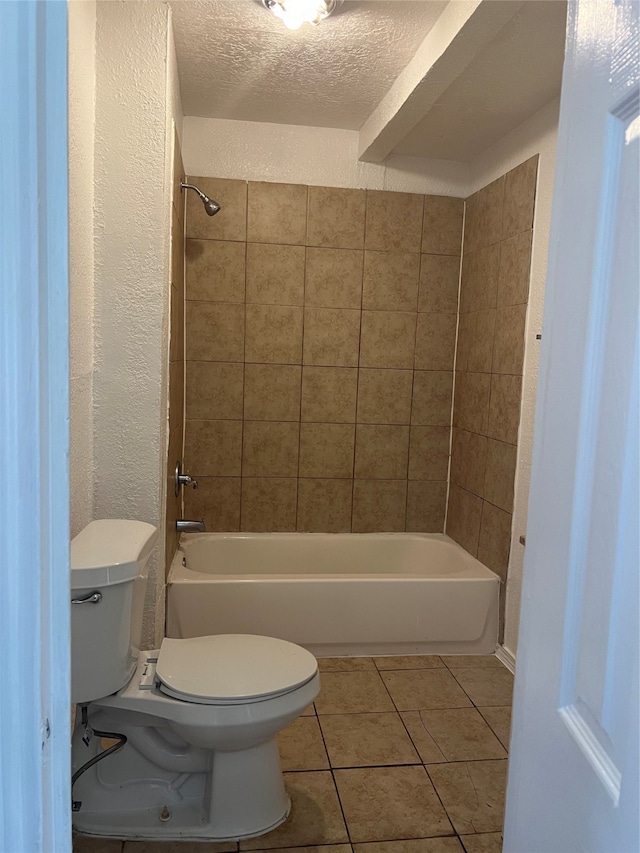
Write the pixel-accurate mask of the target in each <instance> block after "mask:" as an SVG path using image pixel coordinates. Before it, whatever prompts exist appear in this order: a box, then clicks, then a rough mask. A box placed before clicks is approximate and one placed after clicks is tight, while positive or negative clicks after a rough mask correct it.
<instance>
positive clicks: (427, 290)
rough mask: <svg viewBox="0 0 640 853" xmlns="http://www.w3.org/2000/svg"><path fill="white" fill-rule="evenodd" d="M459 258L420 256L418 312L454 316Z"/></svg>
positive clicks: (456, 304)
mask: <svg viewBox="0 0 640 853" xmlns="http://www.w3.org/2000/svg"><path fill="white" fill-rule="evenodd" d="M459 286H460V258H459V257H455V258H450V257H447V256H446V255H422V256H421V261H420V294H419V298H418V311H427V312H429V313H431V314H455V313H456V312H457V310H458V289H459Z"/></svg>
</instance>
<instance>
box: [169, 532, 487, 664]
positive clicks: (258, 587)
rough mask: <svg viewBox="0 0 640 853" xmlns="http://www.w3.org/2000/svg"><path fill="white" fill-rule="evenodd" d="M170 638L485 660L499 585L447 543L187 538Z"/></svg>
mask: <svg viewBox="0 0 640 853" xmlns="http://www.w3.org/2000/svg"><path fill="white" fill-rule="evenodd" d="M168 583H169V587H168V600H167V635H168V636H169V637H177V638H181V637H199V636H202V635H206V634H220V633H223V634H226V633H230V634H232V633H248V634H267V635H269V636H272V637H280V638H282V639H285V640H291V641H292V642H295V643H299V644H300V645H302V646H305V648H307V649H309V650H310V651H311V652H313V653H314V654H316V655H318V656H325V655H336V656H337V655H385V654H488V653H491V652H493V651H494V650H495V648H496V643H497V638H498V598H499V579H498V576H497V575H495V574H494V573H493V572H491V571H490V570H489V569H487V568H486V567H485V566H483V565H482V564H481V563H479V562H478V561H477V560H476V559H474V558H473V557H472V556H471V555H470V554H467V552H466V551H464V550H463V549H462V548H460V547H459V546H458V545H456V543H455V542H453V541H452V540H451V539H449V538H448V537H447V536H444V535H443V534H425V533H364V534H349V533H345V534H325V533H248V534H247V533H189V534H183V535H182V537H181V540H180V547H179V549H178V551H177V553H176V556H175V558H174V561H173V563H172V565H171V570H170V573H169V580H168Z"/></svg>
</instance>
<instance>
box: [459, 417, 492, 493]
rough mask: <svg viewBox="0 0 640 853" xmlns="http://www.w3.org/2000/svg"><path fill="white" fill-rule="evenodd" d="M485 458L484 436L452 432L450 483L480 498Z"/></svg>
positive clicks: (485, 440)
mask: <svg viewBox="0 0 640 853" xmlns="http://www.w3.org/2000/svg"><path fill="white" fill-rule="evenodd" d="M486 458H487V439H486V438H485V436H484V435H478V434H477V433H475V432H467V430H464V429H456V428H454V430H453V442H452V446H451V482H452V483H456V484H457V485H458V486H461V487H462V488H463V489H466V490H467V491H468V492H473V494H474V495H479V496H480V497H482V494H483V490H484V471H485V465H486Z"/></svg>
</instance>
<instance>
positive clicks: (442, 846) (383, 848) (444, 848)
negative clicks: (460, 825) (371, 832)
mask: <svg viewBox="0 0 640 853" xmlns="http://www.w3.org/2000/svg"><path fill="white" fill-rule="evenodd" d="M353 849H354V851H355V853H464V850H463V847H462V844H460V842H459V841H458V839H457V838H455V837H453V836H448V837H447V836H442V837H440V838H413V839H407V840H405V841H370V842H369V843H368V844H354V847H353Z"/></svg>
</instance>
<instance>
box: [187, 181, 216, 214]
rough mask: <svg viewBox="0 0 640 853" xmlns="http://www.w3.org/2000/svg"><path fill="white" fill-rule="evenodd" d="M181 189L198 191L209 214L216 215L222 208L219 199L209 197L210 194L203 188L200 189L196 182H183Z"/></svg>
mask: <svg viewBox="0 0 640 853" xmlns="http://www.w3.org/2000/svg"><path fill="white" fill-rule="evenodd" d="M180 189H181V190H193V191H194V192H196V193H198V195H199V196H200V198H201V199H202V203H203V204H204V209H205V211H206V213H207V215H208V216H215V215H216V213H217V212H218V211H219V210H220V205H219V204H218V202H217V201H214V200H213V199H212V198H209V196H208V195H205V194H204V193H203V192H202V190H200V189H198V187H196V186H195V185H194V184H185V183H184V182H182V183H181V184H180Z"/></svg>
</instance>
